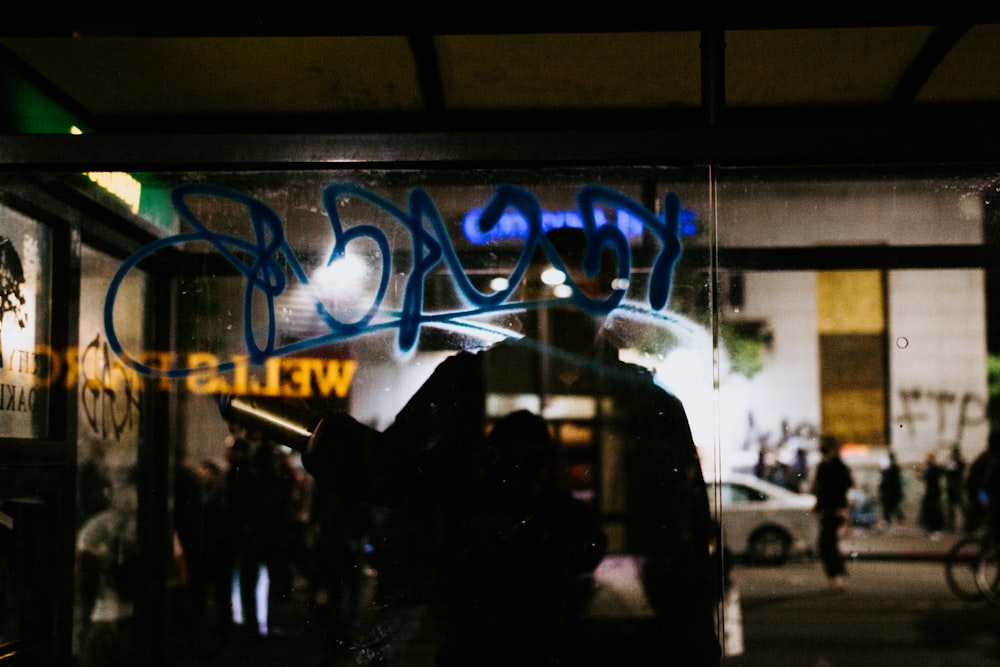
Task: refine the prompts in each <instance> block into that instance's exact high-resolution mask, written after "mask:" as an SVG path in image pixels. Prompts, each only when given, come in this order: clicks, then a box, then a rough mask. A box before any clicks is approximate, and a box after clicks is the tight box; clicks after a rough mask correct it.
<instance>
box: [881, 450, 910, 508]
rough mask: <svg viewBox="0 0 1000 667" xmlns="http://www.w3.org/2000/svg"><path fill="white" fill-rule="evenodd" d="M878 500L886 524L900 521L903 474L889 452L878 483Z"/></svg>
mask: <svg viewBox="0 0 1000 667" xmlns="http://www.w3.org/2000/svg"><path fill="white" fill-rule="evenodd" d="M878 494H879V501H880V502H881V503H882V520H883V521H884V522H885V525H886V526H891V525H892V524H893V523H902V522H903V520H904V519H905V516H904V515H903V508H902V504H903V475H902V472H901V471H900V468H899V462H897V461H896V454H895V453H894V452H889V460H888V461H887V462H886V464H885V467H884V468H882V471H881V477H880V478H879V484H878Z"/></svg>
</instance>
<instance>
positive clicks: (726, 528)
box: [708, 473, 819, 564]
mask: <svg viewBox="0 0 1000 667" xmlns="http://www.w3.org/2000/svg"><path fill="white" fill-rule="evenodd" d="M708 494H709V504H710V506H711V509H712V516H713V517H716V519H717V520H718V521H719V522H720V525H721V526H722V543H723V544H724V545H725V547H726V548H727V549H728V550H729V553H730V554H732V555H733V556H735V557H737V558H741V559H744V560H746V561H749V562H752V563H770V564H781V563H784V562H785V561H787V560H788V559H789V558H790V557H791V556H793V555H801V554H810V553H813V552H814V551H815V550H816V541H817V539H818V537H819V522H818V520H817V518H816V515H814V514H813V513H812V509H813V507H814V506H815V505H816V497H815V496H813V495H811V494H808V493H795V492H794V491H789V490H788V489H785V488H783V487H780V486H778V485H776V484H772V483H770V482H767V481H765V480H762V479H760V478H758V477H755V476H753V475H749V474H745V473H728V474H725V475H723V476H722V479H721V480H708ZM720 510H721V511H720Z"/></svg>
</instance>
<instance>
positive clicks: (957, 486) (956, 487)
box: [944, 445, 966, 530]
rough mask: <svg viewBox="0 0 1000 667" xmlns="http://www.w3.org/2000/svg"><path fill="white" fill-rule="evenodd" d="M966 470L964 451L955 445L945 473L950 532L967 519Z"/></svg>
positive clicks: (947, 518) (946, 516) (947, 519)
mask: <svg viewBox="0 0 1000 667" xmlns="http://www.w3.org/2000/svg"><path fill="white" fill-rule="evenodd" d="M965 469H966V465H965V458H964V457H963V456H962V450H961V449H960V448H959V446H958V445H954V446H953V447H952V448H951V456H950V457H949V458H948V464H947V466H946V467H945V473H944V489H945V495H946V497H947V500H946V504H945V510H946V515H945V519H946V521H947V526H948V530H955V529H957V528H959V527H960V526H961V525H962V523H963V521H964V518H965V508H966V505H965V488H964V487H965Z"/></svg>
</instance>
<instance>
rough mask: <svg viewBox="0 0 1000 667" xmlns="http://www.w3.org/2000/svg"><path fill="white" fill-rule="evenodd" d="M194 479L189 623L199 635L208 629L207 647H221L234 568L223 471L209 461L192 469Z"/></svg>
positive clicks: (224, 640)
mask: <svg viewBox="0 0 1000 667" xmlns="http://www.w3.org/2000/svg"><path fill="white" fill-rule="evenodd" d="M196 475H197V480H198V498H199V505H198V524H197V530H198V537H197V540H196V542H195V545H196V548H195V550H194V551H191V552H189V553H187V557H188V561H189V566H188V567H189V573H190V582H191V583H190V588H191V610H190V617H191V618H190V622H191V624H192V625H193V626H194V627H195V628H197V629H198V631H199V634H200V633H201V632H204V630H208V631H209V633H208V636H207V638H208V639H210V640H211V642H214V644H215V645H214V646H212V645H211V643H209V644H208V648H210V649H217V648H222V647H223V646H224V645H225V644H226V643H227V642H228V641H229V638H230V633H231V628H232V624H233V603H232V584H233V568H234V550H235V546H234V542H235V535H234V528H233V516H232V512H231V511H230V507H229V498H228V497H227V494H226V482H225V473H224V471H223V470H222V469H221V468H220V467H219V466H218V465H217V464H216V463H215V462H214V461H211V460H203V461H201V462H200V463H199V464H198V467H197V468H196Z"/></svg>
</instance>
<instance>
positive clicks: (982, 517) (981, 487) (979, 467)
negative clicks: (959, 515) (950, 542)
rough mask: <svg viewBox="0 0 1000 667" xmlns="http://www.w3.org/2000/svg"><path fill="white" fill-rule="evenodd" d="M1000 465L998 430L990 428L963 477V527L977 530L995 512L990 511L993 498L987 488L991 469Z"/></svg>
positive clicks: (985, 523) (986, 523) (991, 477)
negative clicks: (981, 446) (964, 506)
mask: <svg viewBox="0 0 1000 667" xmlns="http://www.w3.org/2000/svg"><path fill="white" fill-rule="evenodd" d="M998 465H1000V430H996V429H992V428H991V429H990V433H989V436H988V437H987V440H986V449H985V450H984V451H983V452H981V453H980V454H979V456H977V457H976V458H975V459H973V461H972V463H971V464H970V465H969V474H968V475H966V477H965V493H966V508H967V511H966V513H965V529H966V530H967V531H970V532H971V531H974V530H978V529H980V528H982V527H984V525H987V526H988V522H989V520H990V518H991V517H992V516H994V515H995V514H997V512H994V511H992V508H993V506H994V503H995V502H997V501H996V500H995V496H993V495H992V494H991V492H990V490H989V488H988V487H989V485H990V483H991V480H993V479H994V476H993V471H994V470H995V469H996V468H997V466H998Z"/></svg>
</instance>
